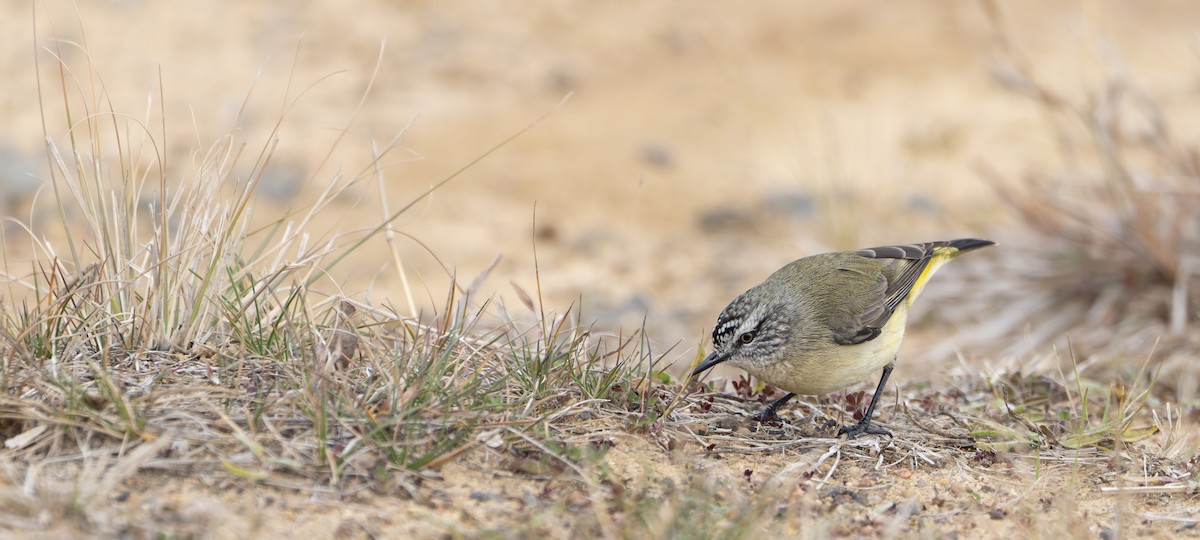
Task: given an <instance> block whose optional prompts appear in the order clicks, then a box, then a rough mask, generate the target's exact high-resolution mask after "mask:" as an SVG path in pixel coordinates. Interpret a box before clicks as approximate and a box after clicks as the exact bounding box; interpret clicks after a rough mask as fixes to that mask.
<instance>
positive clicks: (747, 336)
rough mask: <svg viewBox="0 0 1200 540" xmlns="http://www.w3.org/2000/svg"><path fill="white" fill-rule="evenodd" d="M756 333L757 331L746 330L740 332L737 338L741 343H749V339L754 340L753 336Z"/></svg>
mask: <svg viewBox="0 0 1200 540" xmlns="http://www.w3.org/2000/svg"><path fill="white" fill-rule="evenodd" d="M756 334H758V332H756V331H754V330H751V331H749V332H746V333H745V334H742V335H741V336H739V337H738V340H739V341H741V342H742V343H750V342H751V341H754V336H755V335H756Z"/></svg>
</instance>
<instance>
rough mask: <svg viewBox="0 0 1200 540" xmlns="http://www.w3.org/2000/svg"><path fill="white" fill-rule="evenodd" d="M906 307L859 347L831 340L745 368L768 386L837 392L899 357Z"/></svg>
mask: <svg viewBox="0 0 1200 540" xmlns="http://www.w3.org/2000/svg"><path fill="white" fill-rule="evenodd" d="M907 318H908V309H907V306H905V305H901V306H900V307H899V308H897V309H896V311H895V312H894V313H893V314H892V316H891V318H889V319H888V322H887V324H885V325H884V326H883V328H882V329H881V330H880V333H879V337H876V338H875V339H872V340H870V341H865V342H863V343H859V344H856V345H838V344H836V343H833V342H832V341H829V342H827V343H825V344H822V345H821V346H819V347H816V348H813V349H809V350H805V351H799V352H798V354H794V355H791V356H788V357H785V358H783V359H781V360H779V361H777V362H773V363H771V364H768V365H762V366H744V367H745V368H746V370H747V371H749V372H750V373H752V374H754V375H755V376H757V377H758V378H760V379H762V380H763V381H766V382H767V383H768V384H771V385H773V386H776V387H778V388H781V389H783V390H787V391H788V392H795V393H797V394H804V395H821V394H828V393H830V392H835V391H837V390H841V389H843V388H846V387H847V386H850V385H852V384H855V383H857V382H860V381H863V380H866V379H868V378H870V377H872V376H873V375H876V374H878V373H879V372H880V370H882V369H883V367H884V366H886V365H888V363H889V362H891V361H892V360H894V359H895V358H896V353H897V352H899V350H900V344H901V342H903V340H904V323H905V322H906V319H907Z"/></svg>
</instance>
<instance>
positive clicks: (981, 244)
mask: <svg viewBox="0 0 1200 540" xmlns="http://www.w3.org/2000/svg"><path fill="white" fill-rule="evenodd" d="M994 245H996V243H995V242H993V241H991V240H980V239H978V238H960V239H958V240H951V241H950V247H952V248H955V249H957V250H959V251H962V252H967V251H971V250H973V249H979V248H985V247H988V246H994Z"/></svg>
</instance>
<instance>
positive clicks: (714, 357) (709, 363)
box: [692, 351, 729, 377]
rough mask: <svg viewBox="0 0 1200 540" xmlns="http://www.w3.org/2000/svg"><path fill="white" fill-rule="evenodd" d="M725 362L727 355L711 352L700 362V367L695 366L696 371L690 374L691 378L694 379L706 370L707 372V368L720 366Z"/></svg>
mask: <svg viewBox="0 0 1200 540" xmlns="http://www.w3.org/2000/svg"><path fill="white" fill-rule="evenodd" d="M726 360H729V353H718V352H716V351H713V352H712V353H711V354H709V355H708V357H707V358H705V359H704V361H703V362H700V365H698V366H696V370H695V371H693V372H692V376H693V377H695V376H696V375H699V374H701V373H704V372H705V371H706V370H708V368H710V367H713V366H715V365H717V364H720V363H721V362H724V361H726Z"/></svg>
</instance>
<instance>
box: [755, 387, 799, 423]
mask: <svg viewBox="0 0 1200 540" xmlns="http://www.w3.org/2000/svg"><path fill="white" fill-rule="evenodd" d="M794 397H796V394H793V393H791V392H788V393H787V395H786V396H783V397H781V398H779V399H777V400H775V401H772V402H771V404H770V405H767V408H766V409H763V412H760V413H758V414H756V415H754V420H755V421H757V422H763V423H767V422H779V421H780V419H779V415H777V414H775V411H778V410H779V407H781V406H783V404H784V403H787V402H788V400H789V399H792V398H794Z"/></svg>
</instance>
